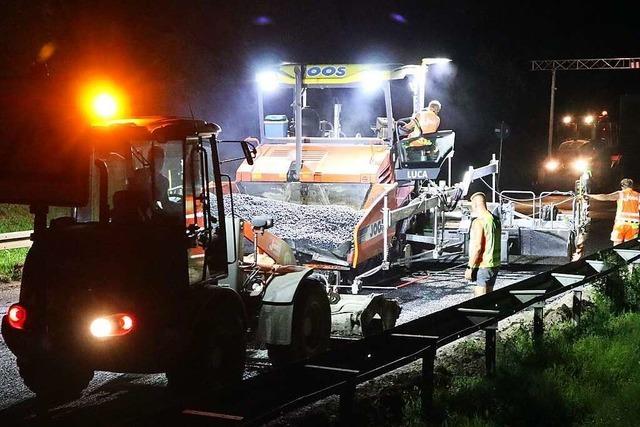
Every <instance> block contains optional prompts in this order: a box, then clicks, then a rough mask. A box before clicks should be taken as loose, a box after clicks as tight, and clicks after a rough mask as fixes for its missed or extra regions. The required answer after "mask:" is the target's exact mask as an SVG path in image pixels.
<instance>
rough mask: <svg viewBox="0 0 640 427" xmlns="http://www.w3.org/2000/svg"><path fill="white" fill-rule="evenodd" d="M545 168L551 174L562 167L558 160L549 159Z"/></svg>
mask: <svg viewBox="0 0 640 427" xmlns="http://www.w3.org/2000/svg"><path fill="white" fill-rule="evenodd" d="M544 167H545V169H547V170H548V171H549V172H553V171H555V170H557V169H558V168H559V167H560V162H559V161H557V160H556V159H549V160H547V161H546V163H545V164H544Z"/></svg>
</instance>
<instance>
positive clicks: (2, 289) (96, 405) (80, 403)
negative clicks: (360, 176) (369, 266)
mask: <svg viewBox="0 0 640 427" xmlns="http://www.w3.org/2000/svg"><path fill="white" fill-rule="evenodd" d="M561 200H562V199H561V198H559V199H558V200H557V201H561ZM561 208H563V209H566V208H567V206H566V205H565V204H563V205H562V206H561ZM568 208H570V206H568ZM614 212H615V206H614V204H613V203H603V202H596V203H594V204H593V206H592V217H593V218H594V220H593V221H592V226H591V231H590V234H589V238H588V240H587V248H586V253H587V254H588V253H591V252H593V251H596V250H598V249H601V248H604V247H606V246H608V245H609V242H608V238H609V233H610V230H611V223H612V218H613V214H614ZM546 268H549V267H548V266H533V265H525V266H523V265H511V266H509V267H506V268H504V269H503V270H502V271H501V272H500V275H499V279H498V282H497V284H496V287H497V288H499V287H502V286H506V285H508V284H510V283H513V282H515V281H518V280H521V279H523V278H526V277H528V276H530V275H532V274H535V273H536V272H540V271H542V270H544V269H546ZM462 275H463V269H462V268H449V269H448V270H446V271H433V270H431V271H416V272H414V273H413V274H411V275H408V276H407V277H404V278H402V279H401V280H400V281H399V282H398V283H397V284H396V285H394V286H393V287H394V289H384V290H371V291H379V292H384V293H385V294H386V295H387V296H389V297H394V298H398V299H399V300H400V301H401V302H402V307H403V310H402V313H401V315H400V319H399V322H400V323H404V322H407V321H410V320H413V319H415V318H417V317H420V316H424V315H426V314H428V313H431V312H434V311H437V310H440V309H442V308H445V307H447V306H450V305H453V304H458V303H460V302H462V301H464V300H466V299H469V298H471V297H473V294H472V290H471V287H470V286H469V285H468V284H467V283H466V282H465V280H464V278H463V277H462ZM18 294H19V284H18V283H11V284H0V314H4V313H5V312H6V311H7V309H8V307H9V305H10V304H11V303H13V302H16V301H17V300H18ZM264 353H265V352H255V351H253V352H250V354H249V366H248V370H247V372H248V373H247V375H249V376H250V375H256V374H257V373H259V372H261V371H263V370H265V369H269V364H268V362H267V361H266V358H265V354H264ZM0 378H1V382H0V425H3V426H5V425H6V426H8V425H34V424H40V423H41V422H42V420H43V418H42V415H41V416H40V417H37V416H36V415H37V414H38V413H41V414H42V411H43V409H42V408H40V407H39V406H38V404H37V401H36V399H35V398H34V395H33V394H32V393H31V392H30V391H29V390H28V389H27V388H26V387H25V386H24V385H23V383H22V381H21V379H20V376H19V374H18V371H17V368H16V365H15V357H14V356H13V354H12V353H11V352H10V351H9V350H8V349H7V347H6V345H5V343H4V340H2V338H0ZM165 386H166V380H165V377H164V375H133V374H113V373H107V372H96V375H95V377H94V379H93V381H92V382H91V384H90V386H89V388H88V389H87V390H86V391H85V393H84V395H83V396H82V397H81V398H80V399H78V400H76V401H74V402H71V403H69V404H66V405H63V406H59V407H56V408H47V410H46V418H45V420H46V421H45V422H46V424H60V425H65V426H68V425H86V424H87V422H91V424H94V425H110V424H111V423H110V422H109V417H110V416H113V415H114V414H116V413H117V414H118V417H126V414H127V413H130V414H140V412H141V411H144V410H145V409H144V408H149V410H152V409H153V408H154V407H157V406H158V405H163V404H168V403H169V402H171V398H170V397H169V396H168V393H166V389H165ZM89 420H90V421H89Z"/></svg>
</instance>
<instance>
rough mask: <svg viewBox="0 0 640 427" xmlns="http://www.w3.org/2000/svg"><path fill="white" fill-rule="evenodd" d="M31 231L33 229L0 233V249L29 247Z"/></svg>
mask: <svg viewBox="0 0 640 427" xmlns="http://www.w3.org/2000/svg"><path fill="white" fill-rule="evenodd" d="M31 233H33V230H27V231H15V232H13V233H0V250H2V249H18V248H28V247H30V246H31V245H32V244H33V242H32V241H31Z"/></svg>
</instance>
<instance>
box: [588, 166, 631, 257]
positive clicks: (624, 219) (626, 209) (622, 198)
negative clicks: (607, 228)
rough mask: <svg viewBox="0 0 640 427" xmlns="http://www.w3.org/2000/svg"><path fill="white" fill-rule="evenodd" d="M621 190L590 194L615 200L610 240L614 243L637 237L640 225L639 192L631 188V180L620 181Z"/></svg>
mask: <svg viewBox="0 0 640 427" xmlns="http://www.w3.org/2000/svg"><path fill="white" fill-rule="evenodd" d="M620 187H621V190H619V191H614V192H613V193H609V194H590V195H589V197H591V198H592V199H594V200H600V201H611V202H613V201H616V202H617V204H618V208H617V210H616V219H615V221H614V223H613V231H612V232H611V241H612V242H613V244H614V245H618V244H620V243H622V242H626V241H629V240H632V239H637V238H638V228H639V225H640V193H638V192H637V191H634V190H633V180H631V179H629V178H624V179H623V180H622V181H620Z"/></svg>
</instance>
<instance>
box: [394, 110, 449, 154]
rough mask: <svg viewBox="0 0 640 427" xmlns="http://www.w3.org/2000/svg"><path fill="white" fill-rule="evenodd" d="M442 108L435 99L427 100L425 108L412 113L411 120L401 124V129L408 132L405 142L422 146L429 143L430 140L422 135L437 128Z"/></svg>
mask: <svg viewBox="0 0 640 427" xmlns="http://www.w3.org/2000/svg"><path fill="white" fill-rule="evenodd" d="M441 109H442V104H440V102H439V101H436V100H435V99H434V100H433V101H431V102H429V106H428V107H427V108H424V109H422V110H421V111H418V112H417V113H416V114H414V115H413V117H412V118H411V121H410V122H409V123H407V124H406V125H405V126H403V128H402V130H404V131H407V132H409V135H408V136H407V138H406V139H405V143H406V144H408V146H409V147H423V146H426V145H431V141H429V140H428V139H426V138H423V137H422V135H423V134H426V133H433V132H436V131H437V130H438V127H439V126H440V117H439V116H438V114H439V113H440V110H441Z"/></svg>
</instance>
